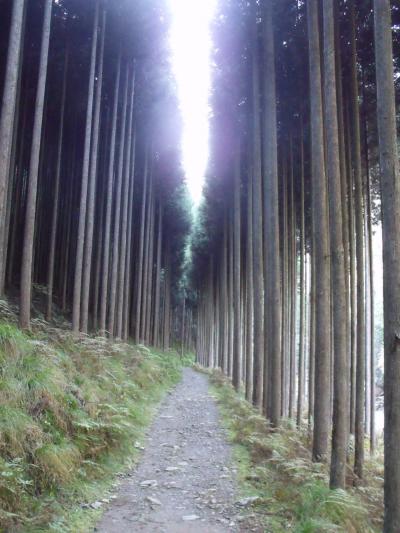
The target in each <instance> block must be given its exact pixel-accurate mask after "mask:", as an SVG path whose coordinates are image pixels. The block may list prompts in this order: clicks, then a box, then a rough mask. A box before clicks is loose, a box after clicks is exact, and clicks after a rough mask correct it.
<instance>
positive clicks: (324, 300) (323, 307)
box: [307, 0, 331, 461]
mask: <svg viewBox="0 0 400 533" xmlns="http://www.w3.org/2000/svg"><path fill="white" fill-rule="evenodd" d="M318 17H319V14H318V1H317V0H309V2H308V3H307V19H308V41H309V60H310V95H311V145H312V150H311V154H312V206H313V233H314V236H315V239H314V256H315V387H314V389H315V390H314V394H315V404H314V439H313V459H314V461H326V458H327V453H328V437H329V426H330V424H329V412H330V398H329V394H327V391H329V383H330V331H331V328H330V312H329V309H330V298H329V289H330V280H329V277H330V273H329V261H330V257H329V247H328V209H327V191H326V178H325V157H324V135H323V118H322V91H321V54H320V34H319V22H318Z"/></svg>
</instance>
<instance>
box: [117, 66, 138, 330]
mask: <svg viewBox="0 0 400 533" xmlns="http://www.w3.org/2000/svg"><path fill="white" fill-rule="evenodd" d="M134 95H135V72H134V71H133V73H132V85H131V88H130V102H129V105H128V116H129V119H128V126H127V127H128V131H127V138H126V151H125V176H124V183H123V189H122V217H121V218H122V220H121V252H120V262H119V285H118V301H117V313H116V331H117V337H118V338H119V339H122V331H123V309H124V294H126V292H127V283H126V277H127V272H126V254H127V246H128V242H127V237H128V197H129V185H130V180H131V179H133V176H132V175H131V170H132V167H131V158H132V133H133V108H134Z"/></svg>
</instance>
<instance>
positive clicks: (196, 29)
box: [169, 0, 217, 205]
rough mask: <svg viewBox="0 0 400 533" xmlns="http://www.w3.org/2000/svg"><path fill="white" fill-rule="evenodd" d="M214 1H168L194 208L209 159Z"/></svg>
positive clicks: (185, 165) (185, 161)
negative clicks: (211, 30) (211, 28)
mask: <svg viewBox="0 0 400 533" xmlns="http://www.w3.org/2000/svg"><path fill="white" fill-rule="evenodd" d="M216 2H217V0H201V1H199V0H169V4H170V8H171V13H172V25H171V32H170V42H171V52H172V68H173V72H174V75H175V78H176V83H177V88H178V98H179V107H180V111H181V114H182V121H183V132H182V166H183V170H184V173H185V178H186V182H187V186H188V189H189V192H190V195H191V197H192V200H193V202H194V204H195V205H198V204H199V203H200V200H201V197H202V191H203V185H204V178H205V173H206V169H207V163H208V157H209V115H210V104H209V95H210V85H211V48H212V41H211V32H210V25H211V21H212V18H213V14H214V11H215V5H216Z"/></svg>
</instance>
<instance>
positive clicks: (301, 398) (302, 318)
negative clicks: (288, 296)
mask: <svg viewBox="0 0 400 533" xmlns="http://www.w3.org/2000/svg"><path fill="white" fill-rule="evenodd" d="M300 172H301V183H300V325H299V328H300V332H299V333H300V334H299V361H298V365H299V366H298V391H297V426H298V427H300V424H301V421H302V416H303V409H304V404H303V401H304V383H305V376H304V367H305V365H304V362H305V323H306V322H305V319H306V294H305V268H304V261H305V221H304V140H303V124H301V135H300Z"/></svg>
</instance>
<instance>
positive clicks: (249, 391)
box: [246, 178, 254, 402]
mask: <svg viewBox="0 0 400 533" xmlns="http://www.w3.org/2000/svg"><path fill="white" fill-rule="evenodd" d="M253 300H254V290H253V188H252V180H251V178H250V179H248V185H247V240H246V400H247V401H249V402H251V399H252V395H253V333H254V314H253V312H254V306H253Z"/></svg>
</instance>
